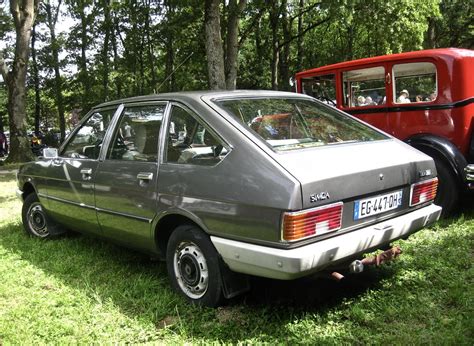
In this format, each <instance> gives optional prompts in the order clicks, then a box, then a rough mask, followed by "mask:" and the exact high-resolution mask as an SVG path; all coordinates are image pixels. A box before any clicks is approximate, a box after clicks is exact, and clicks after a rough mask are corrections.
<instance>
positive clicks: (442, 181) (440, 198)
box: [435, 159, 459, 216]
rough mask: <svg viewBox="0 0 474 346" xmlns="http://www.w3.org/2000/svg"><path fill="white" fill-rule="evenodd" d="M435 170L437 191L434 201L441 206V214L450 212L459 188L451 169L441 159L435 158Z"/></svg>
mask: <svg viewBox="0 0 474 346" xmlns="http://www.w3.org/2000/svg"><path fill="white" fill-rule="evenodd" d="M435 164H436V170H437V171H438V179H439V185H438V193H437V194H436V199H435V203H436V204H437V205H439V206H441V207H443V211H442V215H443V216H447V215H449V214H451V213H452V212H453V211H454V209H455V208H456V206H457V204H458V201H459V188H458V183H457V179H456V177H455V176H454V172H453V170H452V169H451V168H450V167H449V166H448V165H447V164H446V163H444V162H443V161H441V160H439V159H435Z"/></svg>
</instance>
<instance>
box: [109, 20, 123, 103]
mask: <svg viewBox="0 0 474 346" xmlns="http://www.w3.org/2000/svg"><path fill="white" fill-rule="evenodd" d="M113 24H114V25H113V31H112V37H111V38H112V50H113V52H114V71H115V72H116V77H115V78H116V79H115V80H114V84H115V86H116V88H117V89H116V96H117V98H121V97H122V81H121V79H120V77H118V76H117V75H118V73H117V72H119V54H118V47H117V36H120V28H119V19H118V17H117V15H116V14H115V13H113Z"/></svg>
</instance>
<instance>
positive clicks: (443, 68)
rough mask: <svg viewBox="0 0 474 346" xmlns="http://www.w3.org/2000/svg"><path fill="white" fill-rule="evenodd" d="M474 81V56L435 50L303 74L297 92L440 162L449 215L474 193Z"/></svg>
mask: <svg viewBox="0 0 474 346" xmlns="http://www.w3.org/2000/svg"><path fill="white" fill-rule="evenodd" d="M473 75H474V51H472V50H469V49H456V48H447V49H431V50H422V51H416V52H409V53H401V54H393V55H385V56H379V57H373V58H366V59H360V60H354V61H347V62H342V63H338V64H334V65H328V66H323V67H319V68H315V69H311V70H307V71H303V72H300V73H297V74H296V82H297V86H296V87H297V92H300V93H305V94H309V95H312V96H314V97H315V98H317V99H320V100H322V101H323V102H325V103H328V104H331V105H333V106H335V107H337V108H339V109H341V110H343V111H345V112H347V113H350V114H352V115H354V116H356V117H357V118H359V119H362V120H364V121H366V122H368V123H369V124H372V125H374V126H376V127H378V128H380V129H382V130H384V131H385V132H387V133H389V134H391V135H393V136H395V137H397V138H399V139H401V140H404V141H406V142H407V143H409V144H411V145H412V146H414V147H415V148H417V149H419V150H421V151H423V152H425V153H426V154H428V155H430V156H431V157H433V159H434V160H435V163H436V169H437V171H438V176H439V179H440V185H439V191H438V197H437V203H438V204H439V205H441V206H443V209H444V213H445V214H447V213H449V212H450V211H452V210H453V209H454V208H455V207H456V205H457V203H458V201H459V198H460V196H461V194H462V193H463V192H465V191H472V190H474V134H473V128H474V121H473V119H474V82H473V77H472V76H473Z"/></svg>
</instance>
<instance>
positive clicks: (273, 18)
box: [270, 0, 280, 90]
mask: <svg viewBox="0 0 474 346" xmlns="http://www.w3.org/2000/svg"><path fill="white" fill-rule="evenodd" d="M271 6H272V7H271V10H270V29H271V31H272V61H271V71H272V89H273V90H278V64H279V61H280V50H279V46H278V22H279V16H280V11H279V6H278V1H277V0H272V1H271Z"/></svg>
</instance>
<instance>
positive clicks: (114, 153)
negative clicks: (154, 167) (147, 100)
mask: <svg viewBox="0 0 474 346" xmlns="http://www.w3.org/2000/svg"><path fill="white" fill-rule="evenodd" d="M165 107H166V105H164V104H163V105H153V106H141V107H128V108H125V109H124V111H123V113H122V116H121V118H120V122H119V125H118V126H117V129H116V131H115V134H114V139H113V141H112V144H111V146H110V149H109V152H108V154H107V158H108V159H112V160H126V161H147V162H156V161H157V158H158V138H159V134H160V128H161V123H162V121H163V114H164V111H165Z"/></svg>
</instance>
